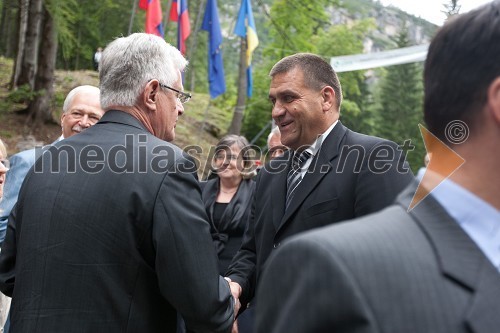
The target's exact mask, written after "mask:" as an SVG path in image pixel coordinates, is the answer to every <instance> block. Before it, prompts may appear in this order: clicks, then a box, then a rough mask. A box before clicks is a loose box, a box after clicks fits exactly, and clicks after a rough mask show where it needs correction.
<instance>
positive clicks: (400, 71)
mask: <svg viewBox="0 0 500 333" xmlns="http://www.w3.org/2000/svg"><path fill="white" fill-rule="evenodd" d="M138 1H139V0H120V1H118V0H78V1H77V0H2V1H0V13H1V17H0V31H1V34H0V57H1V58H0V86H1V87H0V97H1V100H0V137H1V138H2V139H4V140H5V141H6V142H7V143H8V145H9V153H15V152H16V151H18V150H21V149H25V148H28V147H27V146H26V141H29V143H28V145H29V144H41V143H50V142H51V141H52V140H54V139H55V138H56V137H57V136H58V135H60V127H59V125H58V120H59V117H60V112H61V106H62V102H63V101H64V98H65V96H66V94H67V92H69V90H71V89H72V88H73V87H75V86H77V85H80V84H93V85H98V74H97V72H95V71H93V70H92V58H93V55H94V52H95V50H96V49H97V47H105V45H106V44H108V43H109V42H110V41H112V40H113V39H114V38H116V37H117V36H123V35H127V34H128V33H129V32H140V31H143V30H144V21H145V12H144V11H142V10H140V9H139V7H138V6H137V2H138ZM171 1H172V0H162V2H161V3H162V8H163V22H164V27H165V39H166V40H167V42H170V43H172V44H173V45H176V38H177V37H176V34H177V23H176V22H171V21H169V15H168V14H169V11H170V6H171ZM457 2H458V1H456V0H450V1H449V2H448V3H443V11H444V12H446V13H447V15H454V14H456V13H457V12H458V11H459V5H458V3H457ZM205 5H206V0H190V1H188V8H189V15H190V23H191V30H192V32H191V35H190V36H189V38H188V39H187V54H186V57H187V58H188V60H189V61H190V66H189V70H188V71H187V73H186V75H185V78H184V79H185V82H184V86H185V89H186V90H188V91H191V92H193V96H194V98H193V99H192V102H191V101H190V102H189V103H188V104H186V112H185V115H184V116H183V119H181V121H180V122H179V123H180V124H179V125H178V126H177V130H176V132H177V137H176V140H175V142H174V143H176V144H177V145H178V146H180V147H181V148H184V149H186V150H189V149H190V148H192V145H194V144H197V145H198V146H200V147H201V148H202V149H201V155H200V156H198V159H199V160H200V161H206V160H208V159H207V158H208V156H209V154H210V148H211V147H212V146H213V144H214V143H215V142H216V141H217V139H218V138H220V137H221V136H223V135H224V134H227V133H237V134H242V135H244V136H246V137H247V138H248V139H249V140H250V141H252V143H253V144H255V145H257V146H259V147H262V148H263V149H262V151H263V152H265V146H266V138H267V134H268V133H269V131H270V125H271V104H270V102H269V101H268V97H267V94H268V89H269V83H270V80H269V77H268V72H269V70H270V68H271V67H272V65H273V64H274V63H276V62H277V61H278V60H279V59H281V58H282V57H284V56H287V55H290V54H293V53H296V52H312V53H316V54H318V55H320V56H322V57H324V58H325V60H327V61H329V60H330V57H333V56H340V55H349V54H357V53H366V52H374V51H381V50H388V49H394V48H400V47H405V46H411V45H417V44H423V43H427V42H428V41H429V40H430V39H431V38H432V36H433V34H434V33H435V31H436V30H437V26H435V25H433V24H431V23H429V22H427V21H425V20H423V19H420V18H416V17H413V16H411V15H409V14H407V13H405V12H402V11H400V10H398V9H397V8H394V7H384V6H382V5H381V4H380V3H379V2H376V1H372V0H344V1H342V0H316V1H308V2H305V1H302V0H253V1H252V6H253V14H254V18H255V25H256V29H257V34H258V38H259V46H258V47H257V49H256V50H255V52H254V54H253V59H252V68H253V94H252V97H251V98H248V97H247V96H246V93H244V92H246V86H245V84H244V82H245V80H246V79H245V77H242V76H241V75H240V74H239V73H240V71H239V64H240V60H241V59H242V57H241V50H242V49H243V50H244V48H245V40H244V39H242V38H240V37H238V36H236V35H235V34H234V26H235V23H236V19H237V15H238V10H239V7H240V1H235V0H218V10H219V17H220V23H221V27H222V34H223V37H224V40H223V43H222V52H223V60H224V69H225V80H226V86H227V90H226V92H225V93H224V94H222V95H220V96H219V97H217V98H215V99H210V96H209V94H208V80H207V62H208V60H207V47H208V36H207V32H206V31H202V30H200V26H201V21H202V20H203V14H204V12H205ZM131 18H132V19H131ZM339 78H340V82H341V84H342V88H343V96H344V101H343V104H342V108H341V121H342V122H343V123H344V124H346V125H347V126H348V127H349V128H351V129H353V130H355V131H358V132H362V133H365V134H369V135H375V136H381V137H385V138H388V139H391V140H393V141H395V142H397V143H398V144H400V145H401V146H404V147H405V148H404V150H406V151H407V159H408V161H409V162H410V165H411V167H412V169H413V171H416V170H417V169H418V168H419V167H420V166H422V165H423V158H424V155H425V147H424V144H423V141H422V139H421V137H420V133H419V129H418V124H419V123H422V97H423V92H422V63H412V64H406V65H398V66H391V67H387V68H379V69H374V70H364V71H354V72H346V73H340V74H339ZM242 98H243V99H242ZM242 101H243V103H242ZM235 118H236V119H235ZM235 120H236V126H235ZM26 138H29V140H27V139H26ZM33 138H34V139H33ZM408 140H410V141H409V142H408ZM405 141H407V144H405ZM408 143H409V144H408ZM201 167H202V168H203V166H201Z"/></svg>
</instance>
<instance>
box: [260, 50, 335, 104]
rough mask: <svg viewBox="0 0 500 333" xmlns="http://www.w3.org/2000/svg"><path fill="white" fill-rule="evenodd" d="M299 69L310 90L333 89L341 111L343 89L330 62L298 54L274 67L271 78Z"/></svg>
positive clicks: (284, 59) (286, 58) (305, 54)
mask: <svg viewBox="0 0 500 333" xmlns="http://www.w3.org/2000/svg"><path fill="white" fill-rule="evenodd" d="M297 67H298V68H300V69H301V70H302V73H304V82H305V83H306V85H307V86H308V87H309V88H311V89H316V90H321V89H323V87H325V86H330V87H332V88H333V91H335V99H336V100H337V108H338V109H340V104H341V103H342V87H341V86H340V82H339V78H338V77H337V73H335V71H334V70H333V68H332V66H330V64H329V63H328V62H326V61H325V60H323V58H321V57H319V56H317V55H315V54H312V53H297V54H293V55H291V56H288V57H285V58H283V59H281V60H280V61H278V62H277V63H276V64H275V65H274V66H273V68H272V69H271V71H270V72H269V76H270V77H271V78H272V77H274V76H275V75H277V74H282V73H288V72H290V71H291V70H292V69H295V68H297Z"/></svg>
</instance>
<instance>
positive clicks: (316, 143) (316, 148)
mask: <svg viewBox="0 0 500 333" xmlns="http://www.w3.org/2000/svg"><path fill="white" fill-rule="evenodd" d="M338 122H339V121H338V119H337V120H336V121H335V122H334V123H333V124H332V125H331V126H330V127H328V128H327V130H326V131H325V132H323V134H321V135H319V136H318V138H317V139H316V141H314V142H313V144H312V145H311V146H310V147H309V148H307V149H306V150H307V151H309V152H310V153H311V156H316V153H317V152H318V151H319V149H320V148H321V145H322V144H323V141H324V140H325V138H326V137H327V136H328V134H330V132H331V131H332V130H333V128H334V127H335V125H337V123H338Z"/></svg>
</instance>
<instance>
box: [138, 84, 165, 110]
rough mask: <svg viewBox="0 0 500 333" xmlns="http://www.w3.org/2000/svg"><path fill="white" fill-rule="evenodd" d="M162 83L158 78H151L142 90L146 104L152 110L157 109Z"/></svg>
mask: <svg viewBox="0 0 500 333" xmlns="http://www.w3.org/2000/svg"><path fill="white" fill-rule="evenodd" d="M160 89H161V87H160V83H159V82H158V80H151V81H149V82H148V83H147V84H146V87H145V88H144V90H143V92H142V95H141V96H142V101H143V103H144V105H145V106H146V107H147V108H148V109H149V110H151V111H156V110H157V105H156V104H157V102H158V97H159V95H158V94H159V93H160Z"/></svg>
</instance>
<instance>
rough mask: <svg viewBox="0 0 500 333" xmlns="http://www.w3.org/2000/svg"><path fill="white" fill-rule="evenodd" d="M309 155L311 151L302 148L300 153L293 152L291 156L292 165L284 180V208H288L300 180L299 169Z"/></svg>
mask: <svg viewBox="0 0 500 333" xmlns="http://www.w3.org/2000/svg"><path fill="white" fill-rule="evenodd" d="M309 157H311V153H310V152H308V151H307V150H303V151H302V152H301V153H298V152H295V154H294V155H293V157H292V167H291V168H290V171H288V176H287V180H286V182H287V187H286V203H285V209H286V208H288V205H289V204H290V201H292V198H293V195H294V193H295V190H296V189H297V187H298V186H299V184H300V182H301V181H302V176H301V174H300V171H301V169H302V167H303V166H304V164H305V163H306V161H307V160H308V159H309Z"/></svg>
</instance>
